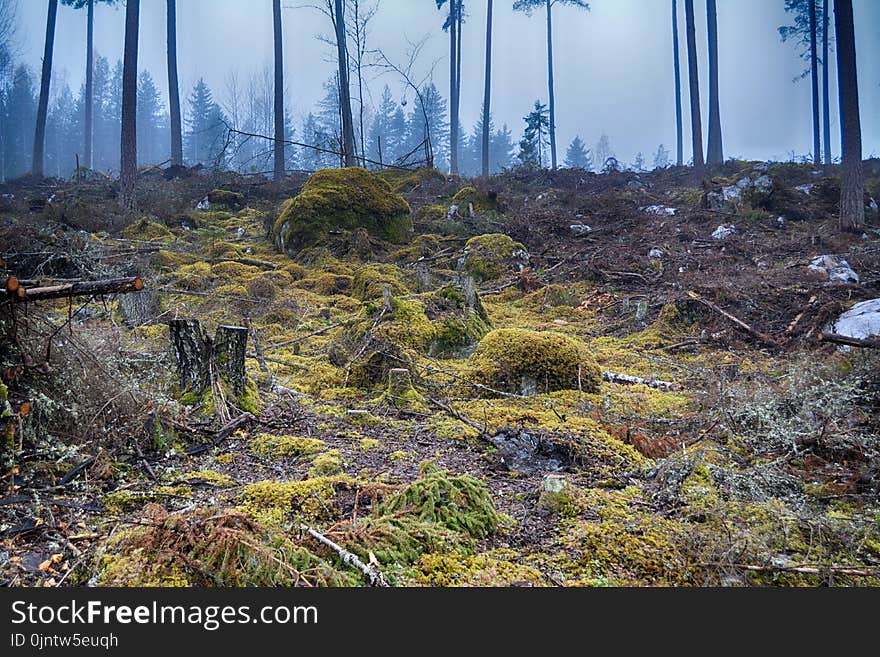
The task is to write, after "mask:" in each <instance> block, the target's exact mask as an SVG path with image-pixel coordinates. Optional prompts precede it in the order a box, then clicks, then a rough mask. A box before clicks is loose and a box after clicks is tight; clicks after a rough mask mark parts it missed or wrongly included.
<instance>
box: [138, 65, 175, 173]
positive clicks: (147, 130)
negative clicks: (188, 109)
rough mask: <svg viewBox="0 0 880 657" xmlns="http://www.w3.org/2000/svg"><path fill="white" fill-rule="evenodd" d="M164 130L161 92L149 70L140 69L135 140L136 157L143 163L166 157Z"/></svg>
mask: <svg viewBox="0 0 880 657" xmlns="http://www.w3.org/2000/svg"><path fill="white" fill-rule="evenodd" d="M165 130H166V120H165V106H164V104H163V102H162V94H161V93H159V89H158V88H157V87H156V83H155V82H154V81H153V76H152V75H150V72H149V71H147V70H144V71H141V75H140V78H139V79H138V95H137V141H138V144H139V152H138V158H139V159H140V161H141V162H142V163H143V164H159V163H160V162H164V161H165V160H166V159H168V148H167V146H164V142H165V139H164V136H165V134H166V132H165Z"/></svg>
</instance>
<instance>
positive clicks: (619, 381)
mask: <svg viewBox="0 0 880 657" xmlns="http://www.w3.org/2000/svg"><path fill="white" fill-rule="evenodd" d="M872 2H873V0H766V3H763V4H762V9H761V11H762V12H764V11H766V12H767V13H766V14H764V13H761V14H760V18H761V20H760V21H759V20H758V18H757V14H755V15H752V14H751V13H750V12H752V11H753V9H754V7H753V5H747V4H746V3H739V2H734V1H733V0H631V1H630V0H628V1H627V2H626V3H619V2H612V1H611V0H594V2H591V3H587V2H585V1H584V0H506V1H502V2H494V1H493V0H434V2H428V1H427V0H425V1H424V2H422V1H421V0H419V3H418V4H419V5H424V7H421V8H420V9H419V11H425V12H426V13H424V14H419V16H421V17H423V18H425V20H426V21H428V22H426V23H425V24H424V25H421V24H420V25H418V26H417V27H413V26H411V25H407V26H406V27H407V28H412V29H414V30H416V31H418V30H422V31H424V32H425V34H424V36H421V37H420V38H417V39H411V38H410V37H409V36H407V37H406V39H405V44H404V45H403V46H401V45H400V43H398V42H394V43H392V42H391V40H390V39H386V40H383V39H385V37H386V35H387V34H388V33H389V32H391V33H395V32H399V31H402V27H401V24H400V22H399V21H401V20H403V19H401V18H400V16H399V14H400V12H402V7H403V4H404V3H403V0H313V2H312V3H311V4H309V3H307V2H306V3H301V4H300V3H288V2H287V1H285V2H282V0H260V1H259V3H255V2H254V3H251V2H250V1H248V2H245V0H229V1H228V2H225V3H223V6H222V8H220V7H219V5H217V7H218V8H216V12H218V13H222V12H225V11H228V12H230V13H229V15H228V17H227V18H229V17H232V18H231V19H230V20H240V21H241V23H242V24H244V23H246V22H248V21H252V20H253V16H247V14H248V13H249V12H251V11H252V10H253V11H254V14H255V15H256V10H254V9H253V5H256V4H260V11H265V15H264V14H262V13H259V14H258V15H259V16H260V17H263V18H262V19H261V20H263V23H264V25H262V29H263V33H262V35H261V38H262V39H263V40H264V41H265V42H266V52H267V53H271V59H266V61H261V62H260V63H259V65H257V66H255V67H254V68H253V69H252V70H250V71H249V72H247V73H241V72H240V70H239V69H237V68H234V63H235V62H234V61H233V60H235V59H236V58H241V59H245V58H247V57H251V59H249V60H248V61H251V60H253V61H259V58H260V57H262V55H253V53H244V54H242V53H241V52H240V49H242V48H244V47H245V44H246V39H248V38H250V37H247V36H245V31H244V29H243V28H242V33H241V34H242V35H241V36H240V39H239V41H240V43H234V44H233V43H229V42H226V41H225V40H224V39H221V38H219V37H213V38H211V37H212V35H207V36H206V35H201V36H199V37H198V38H200V39H208V40H207V41H198V44H199V46H200V47H202V44H204V46H203V47H202V48H203V51H200V52H201V57H202V58H204V60H205V61H204V62H203V61H200V62H197V64H198V65H196V63H194V62H192V61H190V60H189V59H188V55H187V54H188V53H191V52H192V49H191V47H192V43H191V41H193V40H195V39H196V35H195V34H193V33H191V29H192V23H191V22H190V21H189V18H190V17H191V16H192V15H193V14H192V13H190V12H193V11H195V12H196V15H198V12H208V11H210V10H209V9H207V4H205V3H202V4H205V6H204V7H202V6H201V5H197V4H196V3H195V2H192V3H190V2H186V1H184V2H180V3H178V2H176V1H175V0H164V1H160V0H61V1H60V2H59V0H45V1H44V0H39V1H37V0H34V2H30V1H29V0H28V2H24V1H23V0H18V1H16V0H0V585H2V586H10V587H252V586H260V587H266V586H278V587H328V586H329V587H574V586H587V587H649V586H650V587H653V586H665V587H666V586H668V587H700V586H711V587H759V586H763V587H793V586H801V587H803V586H807V587H825V586H838V587H856V586H877V585H880V497H878V495H880V351H878V349H880V206H878V203H880V159H878V158H877V157H876V156H875V153H876V152H877V149H878V146H880V144H878V143H877V142H876V139H877V138H878V131H877V130H878V125H880V121H878V117H880V111H878V107H877V106H876V100H877V99H878V97H880V96H878V94H877V91H876V89H877V87H878V86H880V80H878V79H877V78H876V77H875V76H876V75H877V73H878V69H877V68H876V65H875V64H874V63H872V62H876V61H877V60H878V51H877V44H878V43H880V41H878V40H877V38H876V37H877V36H880V34H878V33H877V24H876V23H875V22H871V20H868V19H865V18H864V17H866V16H867V17H868V18H871V17H872V16H873V17H874V18H876V9H877V8H876V6H875V5H873V4H872ZM415 4H416V3H415V2H413V3H412V4H410V3H409V0H407V2H406V5H407V10H411V9H412V7H413V6H414V5H415ZM758 4H761V3H758ZM758 4H755V5H754V6H758ZM37 5H38V6H39V10H40V11H39V16H40V18H39V24H36V22H35V21H36V19H35V16H36V14H35V13H34V11H35V9H34V8H35V7H36V6H37ZM245 5H248V6H247V7H245ZM264 5H265V6H264ZM661 5H662V11H663V16H664V17H665V18H664V20H665V22H664V24H663V25H662V26H658V25H654V26H653V30H654V31H655V32H658V31H662V35H661V36H658V37H656V39H658V42H659V43H661V44H662V46H663V48H664V51H663V52H664V56H663V58H660V59H658V58H657V57H656V55H655V54H653V53H654V51H653V50H651V51H650V52H651V53H652V54H645V53H647V52H648V49H649V44H647V43H641V44H640V43H639V42H638V40H634V41H633V43H632V44H629V45H628V46H627V49H626V52H627V53H628V56H631V57H638V56H642V57H644V58H647V59H651V60H652V61H651V66H653V67H655V68H654V70H656V71H657V73H656V75H657V76H660V75H661V71H662V76H664V77H663V78H662V79H663V80H667V79H668V80H669V81H670V82H671V84H666V83H665V82H664V83H663V85H662V89H663V91H662V93H661V96H662V97H656V98H653V100H652V102H651V103H650V104H647V105H644V106H641V105H640V106H637V107H633V103H625V102H624V101H623V100H615V96H614V93H618V92H620V93H622V91H621V89H624V88H625V87H638V86H639V85H646V86H647V85H650V84H651V82H650V81H649V80H646V79H645V80H643V79H641V78H636V77H626V75H625V74H624V75H623V79H622V80H621V81H620V82H619V84H620V86H619V87H614V89H613V91H614V93H612V92H611V91H608V93H605V92H603V90H600V89H597V88H595V86H590V85H588V84H586V83H585V82H577V83H575V84H572V83H571V80H572V79H574V80H579V78H578V77H574V78H573V77H572V75H573V73H572V72H573V71H575V72H579V71H581V70H582V69H583V70H586V69H591V70H592V69H602V68H604V67H607V68H609V69H614V71H621V70H625V69H622V68H615V67H620V66H622V64H620V62H619V61H617V60H625V59H626V58H625V57H624V55H623V54H621V53H620V52H617V53H609V55H608V58H607V60H603V61H584V60H582V59H581V58H579V57H578V56H576V54H575V46H573V45H572V41H571V35H572V33H573V32H572V30H573V29H575V28H573V27H572V26H576V29H577V30H584V31H585V32H584V33H585V34H589V33H590V31H601V30H608V31H612V26H611V23H610V21H611V20H612V18H615V17H616V19H620V17H621V16H622V17H623V18H622V19H621V20H623V21H624V22H635V19H636V17H637V15H638V13H639V12H641V11H642V10H644V11H648V10H649V9H650V10H651V11H654V10H657V8H658V7H660V6H661ZM771 5H772V8H770V7H771ZM213 6H214V5H212V7H213ZM194 7H197V8H196V9H193V8H194ZM270 10H271V11H270ZM615 11H618V12H620V14H619V15H618V14H614V12H615ZM112 12H118V13H115V14H114V13H112ZM628 12H633V13H631V14H630V13H628ZM774 12H775V13H774ZM871 12H874V13H873V14H872V13H871ZM270 14H271V15H270ZM767 15H769V16H773V17H774V20H775V21H776V24H773V25H767V21H766V20H764V19H765V18H766V16H767ZM113 16H118V17H119V18H120V20H122V19H124V33H120V34H119V35H118V36H119V39H120V46H121V47H120V49H119V50H120V51H119V52H116V51H113V49H112V48H109V47H108V46H107V44H108V43H111V42H112V41H111V37H110V36H108V35H109V32H108V30H109V29H110V28H109V27H108V24H109V20H110V19H109V18H108V17H113ZM184 16H186V17H187V19H186V20H184V19H183V17H184ZM303 16H308V17H309V18H308V21H312V22H307V21H306V20H305V19H303V18H302V17H303ZM59 17H60V18H59ZM206 20H207V18H206ZM407 20H409V19H407ZM395 21H398V22H395ZM762 21H763V22H762ZM603 22H604V25H603ZM73 24H76V25H79V24H81V26H82V28H83V29H82V30H81V32H82V35H84V36H85V38H84V39H83V38H81V37H82V35H81V34H80V32H79V31H78V32H76V34H75V35H73V34H70V25H73ZM248 24H250V23H249V22H248ZM304 25H308V26H312V25H316V26H318V29H319V30H321V31H320V33H318V34H312V33H310V32H309V30H310V29H311V27H304ZM735 26H738V27H737V29H747V30H754V31H756V32H757V31H758V30H761V31H762V33H765V34H766V33H768V32H769V33H770V36H771V37H772V39H773V43H774V47H775V48H776V50H773V51H772V52H769V53H762V56H763V57H765V58H766V59H767V60H771V59H773V58H777V59H779V60H785V62H787V63H786V66H787V68H780V69H779V70H784V71H789V70H795V71H796V72H797V73H796V75H795V76H794V80H791V77H792V76H791V75H788V73H783V74H781V76H779V79H781V80H782V81H783V82H784V84H785V86H784V87H783V86H780V87H779V88H778V89H777V90H775V91H774V94H775V95H774V97H773V103H775V104H777V105H778V106H779V112H780V114H781V115H782V116H783V117H784V118H783V121H784V122H787V123H789V124H790V125H791V126H797V128H796V130H800V132H801V134H798V135H797V136H796V137H794V138H792V137H791V133H785V132H783V133H781V134H778V135H774V136H772V139H771V138H770V137H766V134H767V131H762V130H761V129H760V126H756V127H755V128H754V131H755V134H756V135H758V134H760V135H764V136H762V137H761V138H762V139H765V142H766V143H758V141H759V140H757V138H755V140H750V139H749V138H748V135H746V136H744V135H742V134H740V133H741V132H742V128H741V126H742V122H741V121H739V120H738V118H739V117H738V116H737V115H739V114H745V113H746V112H747V109H746V108H745V105H746V104H748V103H749V102H750V98H749V97H748V94H753V93H757V92H755V91H754V90H752V89H751V88H750V87H749V85H748V84H746V85H745V86H738V85H742V81H741V80H738V79H734V78H736V76H737V75H738V76H739V77H740V78H743V79H745V80H746V81H748V79H749V78H750V77H758V72H756V71H754V70H747V67H746V66H739V67H737V68H735V69H733V71H734V74H732V73H731V70H732V69H731V63H730V61H729V59H728V61H725V58H729V57H730V54H731V52H737V51H735V50H732V46H731V41H732V40H733V34H734V27H735ZM742 26H746V28H743V27H742ZM77 29H79V28H77ZM102 30H103V31H104V32H103V33H102ZM511 32H513V33H515V37H514V38H515V39H516V40H524V39H528V42H527V44H526V43H525V42H524V44H523V45H522V52H509V51H508V49H505V50H503V51H502V50H501V49H500V48H499V47H498V44H499V39H500V38H509V37H510V33H511ZM36 34H39V35H40V39H39V50H40V52H41V57H40V58H39V60H38V65H35V62H37V59H36V55H35V54H34V53H32V52H31V50H32V49H30V48H29V45H28V43H27V42H28V40H30V41H34V39H35V35H36ZM156 34H161V43H157V42H156V38H155V37H156ZM737 34H739V32H737ZM377 35H379V36H377ZM524 35H527V36H524ZM864 35H867V36H868V37H869V38H868V39H867V40H865V38H864ZM147 36H149V38H147ZM114 38H115V37H114ZM306 41H308V42H309V43H311V44H313V46H312V47H315V48H317V50H316V52H320V54H321V58H322V59H320V62H319V61H318V60H317V59H316V60H315V61H300V60H296V63H295V64H294V65H293V66H291V61H292V60H291V58H290V57H291V54H294V55H296V56H297V57H299V56H300V55H301V54H302V53H303V52H304V50H303V48H304V47H305V46H303V43H304V42H306ZM501 43H508V42H507V41H501ZM652 43H653V42H652ZM96 44H97V45H101V47H102V48H104V50H105V51H104V52H100V51H99V49H98V47H97V45H96ZM314 44H317V45H316V46H315V45H314ZM474 44H478V45H479V48H478V49H477V48H475V47H474ZM734 45H736V48H737V49H740V48H743V47H744V46H742V44H734ZM62 46H63V49H62V50H57V49H59V48H62ZM640 48H642V49H643V50H642V51H640ZM56 50H57V51H56ZM74 51H75V52H76V58H77V59H76V61H73V60H72V59H71V58H70V56H69V55H68V54H65V55H63V56H59V54H60V53H70V52H74ZM630 51H631V52H630ZM156 52H158V53H160V55H161V57H160V58H158V59H157V56H156V55H155V53H156ZM640 54H641V55H640ZM526 56H528V57H529V58H530V60H531V61H532V63H534V66H526V65H525V64H522V70H521V78H522V80H520V81H519V82H521V83H522V84H521V86H522V87H524V88H526V90H525V91H524V92H523V93H524V94H530V96H524V95H523V94H519V95H517V96H514V95H512V94H513V92H512V91H511V89H510V88H509V86H510V78H509V77H508V76H507V73H506V72H505V71H507V70H508V69H507V68H506V67H508V66H509V65H510V62H511V61H512V60H516V58H517V57H523V58H525V57H526ZM213 60H216V61H213ZM146 61H149V62H152V63H153V64H155V62H156V61H161V63H162V67H160V68H156V67H155V65H154V66H153V69H152V70H151V69H150V68H149V67H148V66H146V65H145V62H146ZM217 62H219V63H217ZM535 62H536V63H535ZM792 62H794V63H792ZM513 66H514V70H516V67H517V66H519V64H516V63H515V64H513ZM770 70H771V64H769V63H768V64H767V65H766V68H765V69H762V71H763V72H764V73H766V74H767V75H769V73H767V71H770ZM772 70H774V71H775V70H776V69H772ZM218 71H220V73H222V76H221V75H220V74H218ZM328 71H329V73H330V74H329V76H327V75H326V74H327V73H328ZM535 71H537V73H535ZM866 71H867V73H866ZM579 74H580V73H578V75H579ZM735 74H736V75H735ZM536 75H537V76H538V77H535V76H536ZM614 75H615V76H618V77H620V75H619V73H617V72H616V73H615V74H614ZM80 78H81V84H80ZM221 79H222V80H223V82H222V84H221V83H218V80H221ZM306 81H309V84H312V86H313V87H314V88H318V87H320V94H319V95H318V96H316V99H317V100H316V102H315V103H311V101H309V102H307V101H306V92H305V91H303V90H304V89H305V87H306ZM474 81H476V83H474V84H472V82H474ZM212 85H213V86H212ZM651 88H652V89H653V88H654V87H651ZM658 88H660V85H658ZM734 89H746V91H745V92H740V94H742V93H745V94H746V95H745V96H743V95H735V93H734ZM799 90H803V93H801V91H799ZM477 91H478V92H479V93H477ZM519 91H520V90H517V92H519ZM807 91H808V92H809V93H807ZM860 92H861V93H862V97H861V100H860ZM514 97H516V98H520V99H521V98H522V97H530V98H535V100H534V101H531V100H530V101H528V102H527V103H525V104H522V106H520V102H519V101H517V102H516V103H514V101H513V100H511V99H512V98H514ZM584 97H591V98H594V99H595V98H596V97H598V98H599V99H600V100H599V101H597V102H600V103H602V104H604V105H605V106H607V109H608V111H609V112H610V114H611V115H613V114H615V113H617V114H619V119H618V120H617V122H615V123H613V124H612V123H611V122H610V121H609V124H608V125H607V126H605V125H602V124H599V122H598V121H592V120H591V118H590V116H588V115H584V113H583V112H582V111H581V110H580V109H578V110H573V109H572V107H573V106H576V107H578V108H581V107H583V106H584V105H582V103H584V102H585V101H584V100H583V99H584ZM795 98H796V99H797V100H796V101H795V100H794V99H795ZM803 99H806V101H804V100H803ZM652 115H654V118H656V117H660V118H659V120H660V121H663V122H665V127H664V129H663V130H662V131H661V132H660V133H659V134H657V136H656V137H655V138H653V141H652V142H651V143H644V144H642V143H641V142H643V141H644V139H643V138H642V137H639V138H638V139H636V138H635V137H633V136H632V134H633V133H636V132H639V131H640V130H641V128H640V127H639V124H640V123H641V122H642V121H648V120H649V118H650V117H651V116H652ZM511 116H515V117H518V118H517V121H516V122H513V121H511V120H510V117H511ZM473 117H477V119H476V121H471V120H470V119H471V118H473ZM572 117H576V120H573V118H572ZM640 117H644V119H642V118H640ZM667 117H668V118H667ZM801 119H802V120H801ZM775 120H777V119H774V118H772V117H769V116H768V117H767V118H766V121H767V122H768V123H772V122H773V121H775ZM772 125H774V126H776V125H778V124H777V123H772ZM731 126H733V127H731ZM800 126H806V128H804V129H803V130H801V127H800ZM793 131H794V130H793ZM777 132H780V131H779V130H777ZM639 134H641V132H639ZM670 137H674V138H673V139H672V140H671V141H670ZM557 139H559V141H557ZM612 139H613V140H614V145H613V144H612ZM771 141H772V143H771ZM732 144H733V146H732ZM755 144H758V145H757V146H756V145H755ZM774 149H776V150H777V151H779V149H784V152H788V153H790V156H789V157H786V158H782V157H775V158H769V159H768V158H767V157H765V155H766V154H767V153H772V152H776V151H774ZM750 150H751V151H753V152H754V153H757V154H758V155H754V154H750ZM617 151H619V152H620V153H621V156H620V157H618V155H617V154H616V152H617ZM630 152H632V153H635V155H634V157H631V156H630V155H629V153H630ZM798 152H804V154H802V155H798V154H796V153H798ZM733 153H736V155H733ZM624 154H626V155H624ZM630 160H631V161H630Z"/></svg>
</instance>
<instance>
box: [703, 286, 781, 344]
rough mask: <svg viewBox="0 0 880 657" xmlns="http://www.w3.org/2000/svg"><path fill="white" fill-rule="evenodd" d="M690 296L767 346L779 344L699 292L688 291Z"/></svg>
mask: <svg viewBox="0 0 880 657" xmlns="http://www.w3.org/2000/svg"><path fill="white" fill-rule="evenodd" d="M688 296H689V297H690V298H691V299H693V300H694V301H699V302H700V303H701V304H703V305H704V306H706V307H707V308H709V309H710V310H714V311H715V312H716V313H718V314H719V315H721V316H722V317H725V318H726V319H729V320H730V321H731V322H733V323H734V324H736V325H737V326H738V327H739V328H741V329H742V330H743V331H745V332H746V333H748V334H749V335H751V336H752V337H755V338H757V339H758V340H759V341H760V342H762V343H763V344H765V345H766V346H768V347H776V346H777V345H776V340H774V339H773V338H771V337H770V336H769V335H767V334H766V333H761V332H760V331H758V330H756V329H754V328H752V327H751V326H749V325H748V324H746V323H745V322H744V321H742V320H741V319H739V318H738V317H734V316H733V315H731V314H730V313H729V312H727V311H726V310H724V309H723V308H720V307H719V306H717V305H715V304H714V303H712V302H711V301H708V300H706V299H704V298H703V297H701V296H700V295H699V294H697V293H696V292H688Z"/></svg>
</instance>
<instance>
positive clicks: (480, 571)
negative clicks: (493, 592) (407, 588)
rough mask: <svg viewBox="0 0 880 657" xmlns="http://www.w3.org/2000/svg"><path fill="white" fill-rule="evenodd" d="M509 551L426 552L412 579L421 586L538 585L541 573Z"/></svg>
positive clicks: (540, 581)
mask: <svg viewBox="0 0 880 657" xmlns="http://www.w3.org/2000/svg"><path fill="white" fill-rule="evenodd" d="M515 557H516V554H515V553H514V552H512V551H510V550H494V551H492V552H489V553H485V554H479V555H469V554H462V553H452V554H437V553H434V554H426V555H424V556H423V557H422V558H421V559H419V561H418V563H416V566H415V567H416V572H417V575H416V581H417V583H418V584H420V585H422V586H456V587H458V586H481V587H483V586H511V585H512V584H517V585H520V586H522V585H523V584H527V585H532V586H541V585H542V584H543V581H544V578H543V577H542V575H541V573H540V572H539V571H538V570H536V569H535V568H532V567H531V566H527V565H524V564H519V563H516V562H515V561H513V559H514V558H515Z"/></svg>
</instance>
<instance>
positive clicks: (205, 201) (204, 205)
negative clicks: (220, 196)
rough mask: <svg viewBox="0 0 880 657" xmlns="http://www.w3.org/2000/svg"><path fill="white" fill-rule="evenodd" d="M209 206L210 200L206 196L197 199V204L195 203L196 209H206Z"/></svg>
mask: <svg viewBox="0 0 880 657" xmlns="http://www.w3.org/2000/svg"><path fill="white" fill-rule="evenodd" d="M209 207H211V202H210V201H209V200H208V197H207V196H206V197H205V198H203V199H202V200H201V201H199V203H198V205H196V210H207V209H208V208H209Z"/></svg>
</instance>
